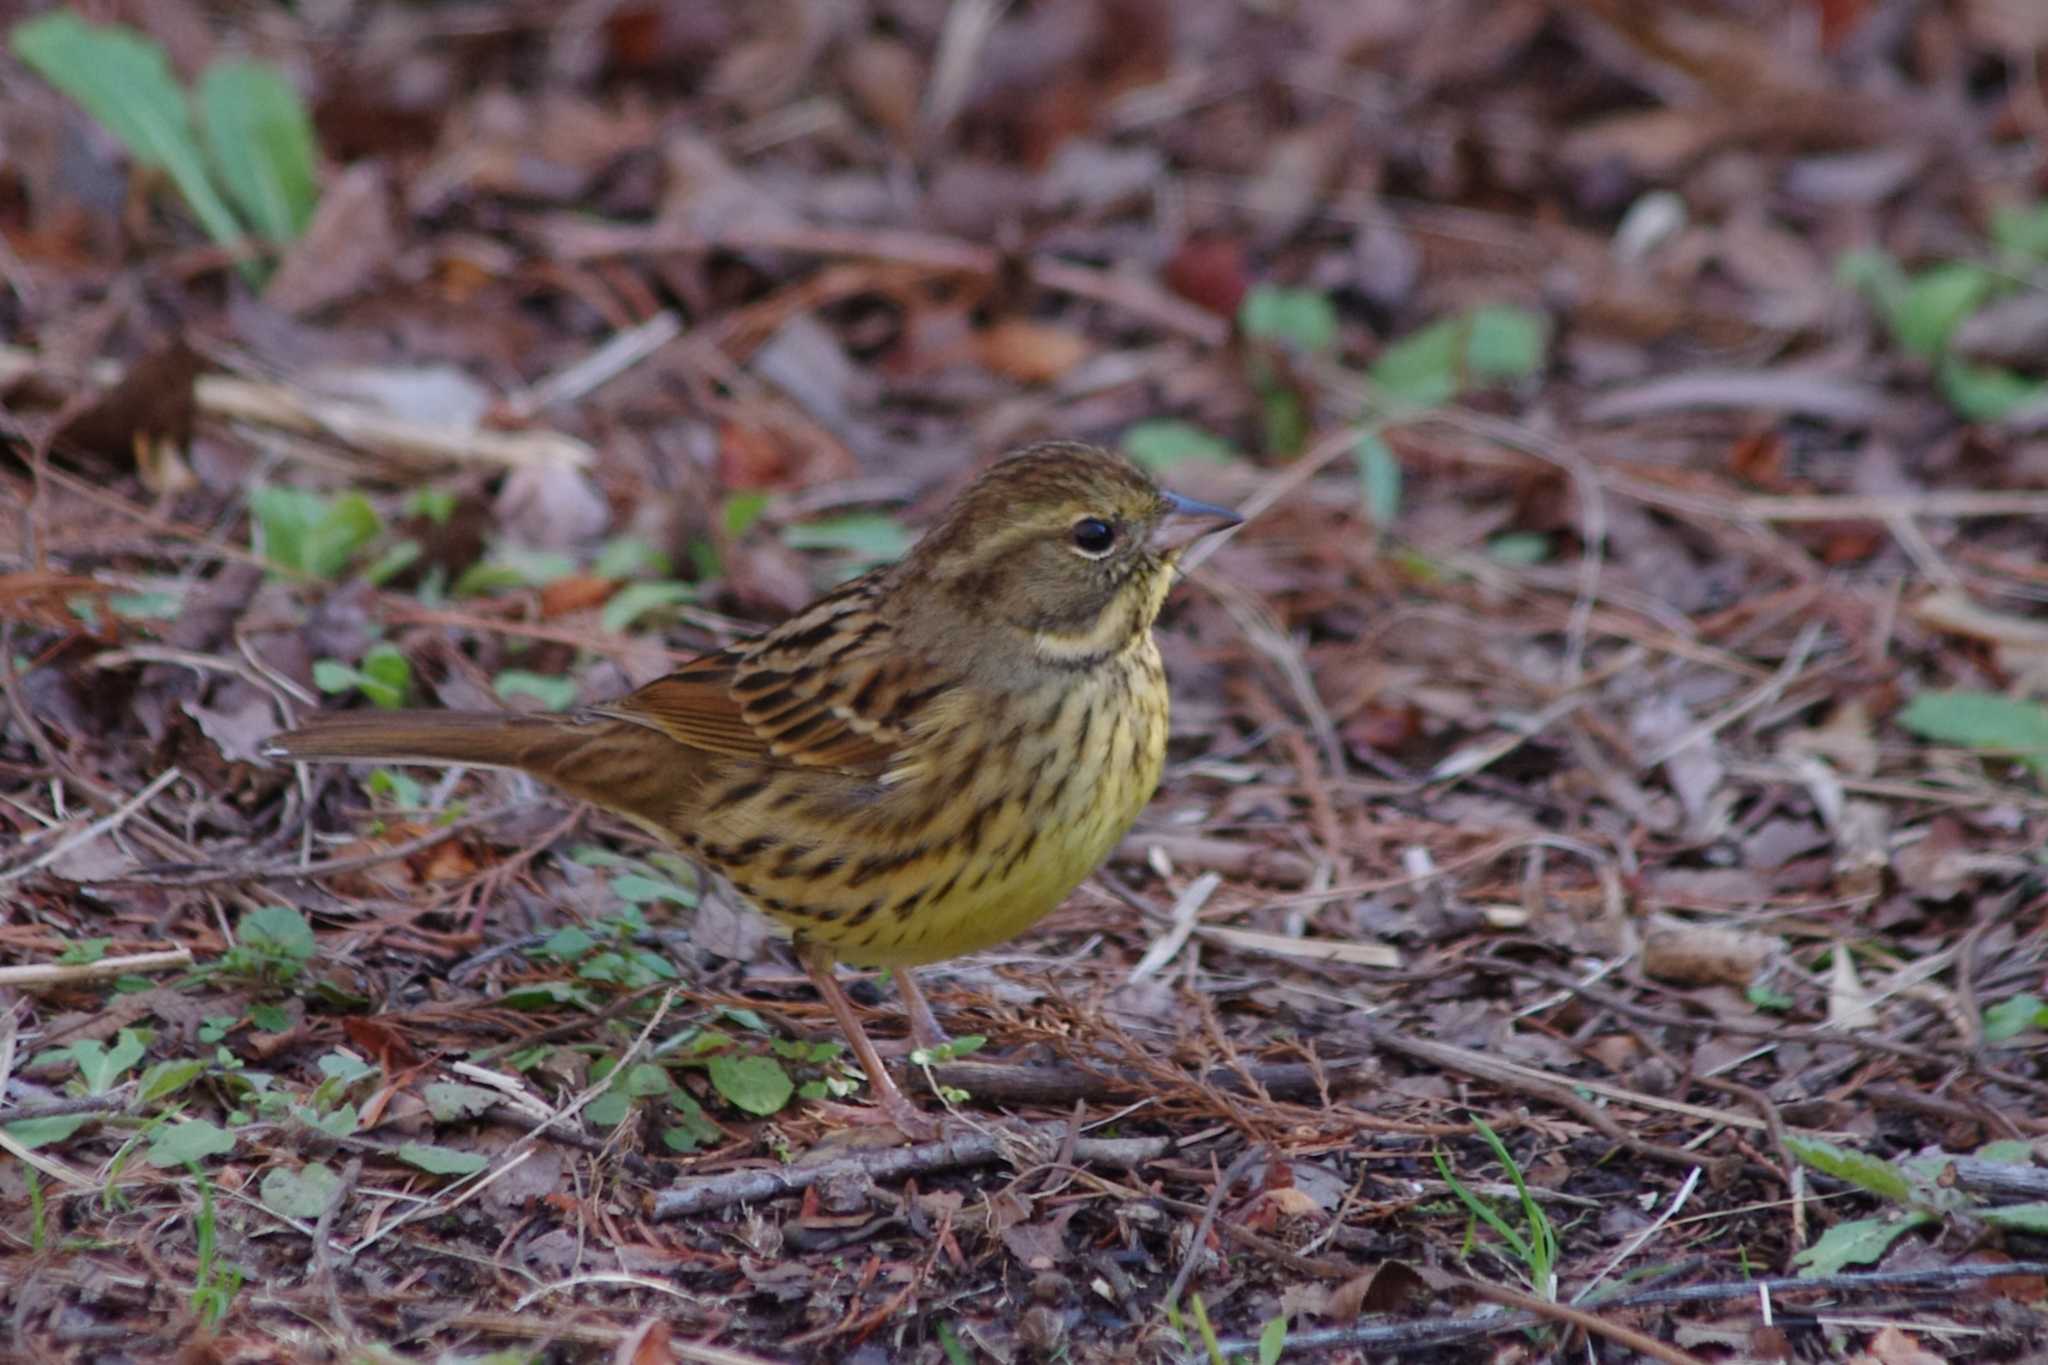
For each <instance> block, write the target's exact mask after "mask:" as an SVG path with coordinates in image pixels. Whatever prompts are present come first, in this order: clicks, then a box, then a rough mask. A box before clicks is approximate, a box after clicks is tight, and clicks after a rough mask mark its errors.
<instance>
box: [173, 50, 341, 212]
mask: <svg viewBox="0 0 2048 1365" xmlns="http://www.w3.org/2000/svg"><path fill="white" fill-rule="evenodd" d="M199 114H200V120H201V123H202V125H203V126H204V128H205V131H206V145H207V149H208V150H209V151H211V152H212V153H213V164H214V165H215V166H216V167H217V168H218V169H219V171H220V176H221V179H222V180H223V181H224V182H226V184H227V187H228V193H229V194H231V195H233V196H234V198H235V202H236V203H237V204H239V205H241V208H242V212H243V214H244V215H245V216H246V217H247V218H248V220H249V221H250V222H252V223H254V224H255V225H256V230H257V231H258V232H259V233H261V234H263V235H264V236H265V237H268V238H269V239H270V240H271V241H273V242H289V241H291V240H292V239H293V238H295V237H297V236H298V235H299V234H300V233H301V232H304V231H305V230H306V224H307V223H308V222H310V221H311V220H312V217H313V204H314V201H315V200H316V199H317V198H318V197H319V190H318V187H317V186H316V184H315V181H314V163H315V160H316V156H317V154H316V152H315V149H314V143H313V121H312V120H311V119H310V118H308V117H307V116H306V106H305V105H304V104H302V103H301V102H300V100H299V96H298V92H297V91H295V90H293V89H292V87H291V86H290V85H289V84H288V83H286V81H285V79H284V77H283V75H281V74H280V73H279V72H278V70H277V68H275V67H273V66H269V65H267V64H265V63H262V62H252V61H248V60H246V59H231V60H228V61H220V62H215V63H214V64H213V65H212V66H210V67H208V68H207V71H206V75H205V77H204V78H203V79H202V80H201V81H200V83H199Z"/></svg>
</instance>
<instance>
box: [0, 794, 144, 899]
mask: <svg viewBox="0 0 2048 1365" xmlns="http://www.w3.org/2000/svg"><path fill="white" fill-rule="evenodd" d="M183 776H184V773H182V772H180V771H179V770H178V769H176V768H166V769H164V770H163V771H162V772H160V773H158V774H157V775H156V776H155V777H154V778H153V779H151V781H150V784H149V785H148V786H146V787H144V788H143V789H142V790H141V791H139V792H137V793H135V795H133V796H131V797H129V798H128V799H127V800H125V801H123V802H122V803H121V804H120V805H118V806H116V807H114V809H112V810H111V811H108V812H107V813H106V814H105V815H103V816H101V817H100V818H99V819H97V820H95V821H93V822H92V823H91V824H89V825H87V826H86V827H85V828H84V829H81V830H78V831H76V832H75V833H73V834H71V835H68V836H67V837H65V838H63V839H61V840H59V841H58V842H57V843H56V844H55V845H54V846H53V847H50V848H47V849H44V850H43V852H42V853H41V854H40V855H39V856H37V857H36V858H34V859H32V860H30V861H29V862H25V863H23V864H22V865H21V866H20V867H14V868H9V869H8V870H7V871H5V872H0V886H5V885H7V884H8V883H9V882H16V881H20V880H21V879H22V878H23V877H26V876H27V875H28V874H29V873H31V872H34V871H36V870H37V869H38V868H43V867H48V866H49V865H50V864H51V863H53V862H55V861H56V860H57V859H59V858H61V857H63V856H64V855H65V854H67V853H69V852H70V851H71V850H72V849H74V848H77V847H78V846H79V845H80V844H84V843H90V842H91V841H92V840H94V839H97V838H99V837H100V835H102V834H105V833H106V832H107V831H108V830H111V829H113V828H115V827H116V826H118V825H120V824H122V823H123V822H124V821H126V820H127V819H128V817H129V816H131V815H133V814H135V812H136V811H138V810H141V809H142V808H143V807H144V806H146V805H148V804H149V803H150V802H151V801H153V800H155V799H156V796H157V794H158V793H159V792H161V791H162V790H163V789H164V788H165V787H168V786H170V785H171V783H173V782H175V781H177V780H178V779H179V778H181V777H183Z"/></svg>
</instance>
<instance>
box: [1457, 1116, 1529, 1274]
mask: <svg viewBox="0 0 2048 1365" xmlns="http://www.w3.org/2000/svg"><path fill="white" fill-rule="evenodd" d="M1472 1124H1473V1126H1474V1127H1475V1128H1477V1129H1478V1130H1479V1136H1480V1137H1481V1138H1482V1139H1484V1140H1485V1142H1486V1145H1487V1146H1488V1147H1490V1148H1492V1149H1493V1155H1494V1159H1495V1160H1497V1161H1499V1162H1500V1164H1501V1165H1502V1167H1504V1168H1505V1169H1506V1171H1507V1173H1508V1179H1509V1180H1511V1181H1513V1182H1514V1186H1515V1193H1516V1194H1517V1195H1518V1196H1519V1197H1520V1199H1521V1205H1522V1226H1521V1227H1519V1228H1517V1227H1515V1226H1513V1225H1512V1224H1510V1223H1509V1222H1508V1221H1507V1220H1506V1219H1505V1218H1502V1217H1501V1216H1500V1214H1498V1213H1496V1212H1495V1211H1494V1209H1493V1207H1492V1206H1491V1205H1490V1204H1488V1203H1487V1202H1486V1201H1485V1200H1483V1199H1481V1198H1480V1197H1479V1196H1478V1195H1476V1194H1474V1193H1473V1192H1472V1191H1471V1190H1470V1189H1468V1188H1466V1186H1465V1185H1464V1183H1463V1182H1461V1181H1460V1180H1459V1179H1458V1178H1457V1176H1456V1175H1455V1174H1453V1173H1452V1171H1451V1164H1450V1162H1449V1160H1448V1159H1446V1158H1445V1156H1444V1154H1443V1152H1442V1151H1438V1152H1437V1153H1436V1154H1435V1155H1436V1169H1437V1173H1438V1174H1439V1175H1441V1176H1442V1177H1443V1179H1444V1183H1445V1184H1446V1185H1449V1186H1450V1188H1451V1193H1453V1194H1455V1195H1457V1197H1458V1201H1459V1202H1460V1203H1462V1204H1463V1205H1464V1206H1465V1208H1466V1211H1467V1212H1469V1213H1470V1214H1471V1215H1472V1217H1473V1218H1474V1219H1476V1220H1477V1222H1479V1223H1484V1224H1485V1225H1486V1226H1487V1227H1489V1228H1491V1229H1493V1232H1494V1235H1495V1236H1497V1237H1499V1238H1500V1239H1501V1241H1502V1242H1504V1243H1505V1244H1506V1245H1507V1249H1508V1251H1509V1252H1511V1253H1512V1254H1513V1256H1514V1258H1515V1259H1516V1260H1517V1261H1519V1262H1521V1265H1522V1275H1523V1278H1524V1279H1525V1280H1526V1281H1527V1283H1528V1285H1529V1287H1530V1288H1531V1289H1533V1290H1534V1291H1535V1292H1536V1293H1538V1294H1540V1295H1542V1296H1543V1297H1544V1298H1546V1299H1555V1298H1556V1297H1557V1263H1558V1242H1557V1229H1556V1228H1555V1227H1554V1226H1553V1225H1552V1224H1551V1221H1550V1215H1548V1214H1546V1213H1545V1212H1544V1211H1543V1207H1542V1205H1540V1204H1538V1203H1537V1202H1536V1196H1535V1195H1533V1194H1531V1193H1530V1191H1529V1185H1528V1182H1527V1181H1525V1180H1524V1179H1523V1178H1522V1168H1521V1167H1520V1166H1519V1165H1518V1164H1516V1162H1515V1159H1514V1157H1513V1156H1512V1155H1510V1154H1509V1152H1508V1149H1507V1144H1506V1143H1504V1142H1502V1141H1501V1140H1500V1136H1499V1135H1498V1134H1496V1133H1495V1132H1494V1131H1493V1129H1492V1128H1490V1127H1488V1126H1487V1125H1486V1123H1485V1122H1484V1121H1483V1120H1482V1119H1480V1118H1478V1117H1477V1116H1476V1115H1475V1116H1474V1117H1473V1119H1472ZM1475 1230H1476V1224H1473V1225H1470V1226H1468V1228H1467V1233H1466V1242H1467V1245H1468V1246H1470V1245H1472V1244H1474V1242H1475V1241H1476V1238H1475V1237H1474V1236H1473V1233H1474V1231H1475Z"/></svg>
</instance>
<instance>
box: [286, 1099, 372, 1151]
mask: <svg viewBox="0 0 2048 1365" xmlns="http://www.w3.org/2000/svg"><path fill="white" fill-rule="evenodd" d="M291 1113H292V1117H293V1118H295V1119H297V1120H298V1121H299V1122H300V1123H303V1124H305V1125H306V1126H307V1127H308V1128H311V1129H312V1130H313V1131H314V1132H316V1133H320V1134H323V1135H325V1136H327V1137H330V1138H333V1139H334V1140H335V1141H336V1142H339V1141H341V1140H342V1139H343V1138H348V1137H354V1136H355V1134H356V1129H358V1128H360V1127H361V1126H362V1118H361V1117H360V1116H359V1115H358V1114H357V1113H356V1107H355V1106H354V1105H352V1104H341V1105H336V1106H335V1107H334V1108H332V1109H329V1110H326V1111H325V1112H322V1111H321V1110H318V1109H315V1108H313V1107H312V1106H311V1105H305V1104H296V1105H293V1106H292V1110H291Z"/></svg>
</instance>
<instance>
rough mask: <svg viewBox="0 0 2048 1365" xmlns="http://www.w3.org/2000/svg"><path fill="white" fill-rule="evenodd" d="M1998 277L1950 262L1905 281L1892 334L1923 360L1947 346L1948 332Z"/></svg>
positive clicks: (1981, 299) (1980, 301) (1893, 316)
mask: <svg viewBox="0 0 2048 1365" xmlns="http://www.w3.org/2000/svg"><path fill="white" fill-rule="evenodd" d="M1996 283H1997V277H1996V276H1995V275H1993V274H1992V273H1991V272H1990V271H1988V270H1986V269H1985V268H1984V267H1983V266H1981V265H1973V264H1971V263H1970V262H1968V261H1949V262H1946V263H1944V264H1942V265H1936V266H1929V267H1928V268H1927V269H1925V270H1923V271H1921V272H1920V273H1919V274H1917V275H1915V276H1913V277H1912V278H1911V279H1910V280H1908V281H1907V282H1906V287H1905V290H1904V291H1903V292H1902V293H1900V294H1899V295H1898V297H1897V301H1896V303H1895V305H1894V307H1893V309H1892V314H1891V318H1890V322H1891V328H1892V337H1893V339H1894V340H1896V341H1897V342H1898V343H1899V345H1900V346H1901V347H1903V348H1904V349H1906V350H1908V351H1911V352H1912V353H1913V354H1914V355H1917V356H1919V357H1920V358H1921V359H1923V360H1932V359H1934V358H1935V357H1936V356H1938V355H1940V354H1941V353H1942V351H1943V350H1944V349H1946V348H1947V346H1948V338H1949V334H1950V333H1951V332H1953V331H1955V329H1956V326H1957V325H1958V324H1959V323H1961V322H1962V320H1963V319H1964V318H1966V317H1968V316H1969V315H1970V314H1972V313H1974V312H1976V311H1977V309H1978V307H1979V306H1980V305H1982V304H1983V303H1984V301H1985V300H1986V299H1988V298H1990V297H1991V291H1992V288H1993V286H1994V285H1995V284H1996Z"/></svg>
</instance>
